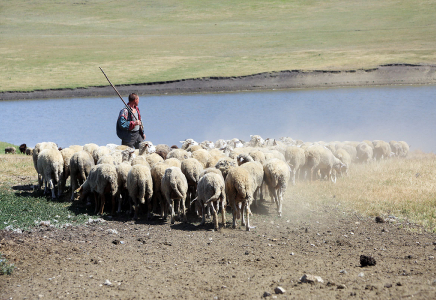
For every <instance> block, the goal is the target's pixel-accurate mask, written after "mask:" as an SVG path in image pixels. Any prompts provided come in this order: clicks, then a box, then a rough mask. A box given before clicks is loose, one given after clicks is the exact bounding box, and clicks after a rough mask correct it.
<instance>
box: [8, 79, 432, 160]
mask: <svg viewBox="0 0 436 300" xmlns="http://www.w3.org/2000/svg"><path fill="white" fill-rule="evenodd" d="M132 92H134V91H132ZM126 98H127V97H126ZM122 106H123V104H122V102H121V100H120V99H119V98H118V97H116V96H114V97H112V98H78V99H50V100H22V101H0V109H1V112H2V116H3V117H2V118H1V121H0V128H1V130H0V141H5V142H9V143H13V144H17V145H20V144H22V143H26V144H27V145H28V146H30V147H34V145H35V144H36V143H38V142H43V141H52V142H56V143H57V144H58V145H59V146H61V147H67V146H69V145H74V144H79V145H83V144H86V143H96V144H98V145H105V144H108V143H115V144H119V143H120V140H119V139H118V138H117V136H116V133H115V123H116V119H117V117H118V113H119V111H120V110H121V108H122ZM139 107H140V109H141V114H142V117H143V121H144V127H145V132H146V135H147V138H146V139H147V140H149V141H152V142H153V143H154V144H160V143H165V144H168V145H173V144H176V145H178V146H180V142H179V141H182V140H185V139H187V138H193V139H195V140H196V141H198V142H201V141H203V140H206V139H207V140H212V141H216V140H217V139H219V138H223V139H231V138H234V137H237V138H240V139H243V140H246V141H247V140H249V139H250V135H253V134H258V135H261V136H262V137H263V138H267V137H270V138H280V137H282V136H288V137H292V138H294V139H301V140H303V141H321V140H322V141H333V140H340V141H345V140H349V141H351V140H353V141H356V140H357V141H361V140H364V139H368V140H375V139H382V140H386V141H390V140H404V141H407V142H408V143H409V144H410V145H411V146H412V149H421V150H423V151H426V152H430V151H431V152H435V151H436V140H435V139H434V133H435V129H436V118H435V111H436V86H392V87H365V88H330V89H317V90H287V91H264V92H240V93H217V94H194V95H163V96H142V97H140V103H139Z"/></svg>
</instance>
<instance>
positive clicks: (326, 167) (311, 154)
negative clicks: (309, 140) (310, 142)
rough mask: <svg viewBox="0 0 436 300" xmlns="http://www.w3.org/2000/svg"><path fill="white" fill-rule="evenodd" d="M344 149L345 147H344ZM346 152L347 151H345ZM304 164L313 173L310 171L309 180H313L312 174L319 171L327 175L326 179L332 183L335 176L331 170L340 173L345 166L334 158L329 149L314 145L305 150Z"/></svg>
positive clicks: (334, 180)
mask: <svg viewBox="0 0 436 300" xmlns="http://www.w3.org/2000/svg"><path fill="white" fill-rule="evenodd" d="M344 150H345V151H346V149H344ZM347 152H348V151H347ZM306 165H307V166H308V167H309V168H310V169H309V170H311V171H312V172H313V173H311V180H313V175H314V174H316V173H317V172H318V170H320V171H321V173H322V174H324V175H327V176H328V180H329V181H330V180H331V181H332V182H333V183H335V182H336V176H335V175H334V174H332V171H333V170H335V171H336V172H338V173H340V172H341V169H342V168H345V167H346V166H345V165H344V164H343V163H342V162H341V161H340V160H339V159H338V158H336V157H335V156H334V155H333V153H332V152H331V151H330V149H327V148H326V147H324V146H314V147H309V148H308V149H307V150H306Z"/></svg>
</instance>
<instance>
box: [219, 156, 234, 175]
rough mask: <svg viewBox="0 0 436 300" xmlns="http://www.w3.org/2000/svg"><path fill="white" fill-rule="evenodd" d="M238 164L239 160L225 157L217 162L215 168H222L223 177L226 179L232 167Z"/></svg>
mask: <svg viewBox="0 0 436 300" xmlns="http://www.w3.org/2000/svg"><path fill="white" fill-rule="evenodd" d="M236 166H237V162H236V161H235V160H234V159H232V158H230V157H223V158H221V159H220V160H219V161H218V162H217V163H216V165H215V168H216V169H218V170H220V171H221V173H222V175H223V178H224V179H226V177H227V174H228V172H229V170H230V168H232V167H236Z"/></svg>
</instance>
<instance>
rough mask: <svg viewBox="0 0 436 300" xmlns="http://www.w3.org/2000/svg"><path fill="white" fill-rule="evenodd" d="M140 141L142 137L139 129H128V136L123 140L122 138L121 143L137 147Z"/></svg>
mask: <svg viewBox="0 0 436 300" xmlns="http://www.w3.org/2000/svg"><path fill="white" fill-rule="evenodd" d="M142 141H144V139H143V138H142V136H141V135H140V134H139V130H138V131H130V132H129V137H128V138H127V139H125V140H122V141H121V145H126V146H129V147H131V148H135V149H139V144H140V143H141V142H142Z"/></svg>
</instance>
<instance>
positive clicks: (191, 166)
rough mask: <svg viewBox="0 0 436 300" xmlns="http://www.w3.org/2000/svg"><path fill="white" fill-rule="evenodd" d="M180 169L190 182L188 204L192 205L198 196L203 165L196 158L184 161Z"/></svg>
mask: <svg viewBox="0 0 436 300" xmlns="http://www.w3.org/2000/svg"><path fill="white" fill-rule="evenodd" d="M205 151H206V150H205ZM180 169H181V170H182V173H183V175H185V177H186V181H187V182H188V195H187V202H188V203H190V202H191V200H192V199H194V198H195V196H196V193H197V184H198V181H199V180H200V174H201V172H203V165H202V164H201V163H200V162H199V161H198V160H197V159H195V158H188V159H185V160H183V161H182V164H181V168H180Z"/></svg>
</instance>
